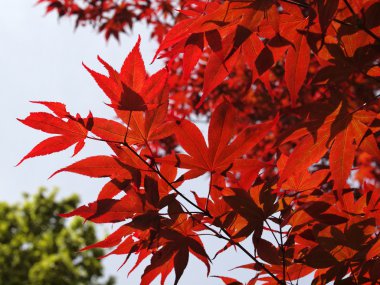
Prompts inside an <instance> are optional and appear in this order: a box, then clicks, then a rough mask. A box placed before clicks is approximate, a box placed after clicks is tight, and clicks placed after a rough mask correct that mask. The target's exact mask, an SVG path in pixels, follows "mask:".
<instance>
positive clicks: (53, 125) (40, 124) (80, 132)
mask: <svg viewBox="0 0 380 285" xmlns="http://www.w3.org/2000/svg"><path fill="white" fill-rule="evenodd" d="M33 103H37V104H42V105H45V106H46V107H48V108H49V109H50V110H51V111H52V112H53V113H54V115H53V114H50V113H46V112H38V113H31V114H30V115H29V116H28V117H27V118H25V119H23V120H22V119H18V120H19V121H20V122H21V123H23V124H25V125H27V126H29V127H32V128H34V129H37V130H40V131H43V132H45V133H49V134H55V135H57V136H54V137H50V138H47V139H45V140H43V141H42V142H40V143H39V144H37V145H36V146H35V147H34V148H33V149H32V150H31V151H30V152H29V153H28V154H27V155H25V156H24V157H23V159H22V160H21V161H20V162H19V163H18V164H17V165H19V164H21V163H22V162H23V161H24V160H25V159H28V158H31V157H36V156H41V155H47V154H51V153H54V152H59V151H62V150H65V149H67V148H69V147H70V146H72V145H76V146H75V149H74V154H73V155H75V154H77V153H78V152H79V151H80V150H81V149H82V148H83V146H84V140H85V139H86V137H87V129H86V127H87V126H88V125H90V124H91V122H92V121H91V118H92V116H91V113H90V114H89V117H88V118H87V120H86V124H85V122H84V120H83V119H82V118H81V117H80V116H79V115H77V117H74V116H72V115H71V114H70V113H68V112H67V111H66V106H65V105H64V104H62V103H58V102H33Z"/></svg>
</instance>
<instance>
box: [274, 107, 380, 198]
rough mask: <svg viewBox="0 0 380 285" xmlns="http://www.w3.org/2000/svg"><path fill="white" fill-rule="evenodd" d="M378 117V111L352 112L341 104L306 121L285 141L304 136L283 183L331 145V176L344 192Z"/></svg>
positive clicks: (293, 154)
mask: <svg viewBox="0 0 380 285" xmlns="http://www.w3.org/2000/svg"><path fill="white" fill-rule="evenodd" d="M375 118H376V113H374V112H371V111H364V110H359V111H357V112H353V113H352V112H351V113H350V112H348V110H347V107H346V106H342V105H339V106H338V107H337V108H336V109H335V110H334V111H333V112H332V113H331V114H329V115H328V116H327V117H326V118H325V119H324V120H321V121H319V122H318V120H317V121H311V122H307V123H305V124H303V125H302V127H301V128H299V129H297V130H296V131H294V132H293V133H292V134H291V135H290V136H288V137H287V138H286V140H285V141H284V142H287V141H291V140H296V139H301V140H300V142H299V143H298V145H297V146H296V148H295V149H294V151H293V152H292V153H291V155H290V157H289V159H288V161H287V163H286V165H285V167H284V169H283V170H282V173H281V178H280V181H279V182H280V184H282V183H283V182H284V181H285V180H288V179H289V178H290V177H291V176H294V175H298V174H299V173H300V172H302V171H304V169H307V168H308V167H309V166H311V165H312V164H313V163H316V162H318V160H319V159H320V158H321V157H322V156H323V155H325V154H326V152H327V151H328V150H329V149H330V171H331V179H332V180H334V188H335V189H336V190H337V191H338V194H339V196H341V193H342V190H343V188H344V187H345V186H346V180H347V178H348V176H349V175H350V172H351V167H352V164H353V161H354V157H355V151H356V149H357V148H358V147H359V146H360V143H361V141H362V138H363V137H364V135H365V133H366V132H367V130H368V129H369V125H370V124H371V123H372V121H373V120H374V119H375ZM373 143H375V144H376V142H375V141H373ZM372 147H373V148H378V147H377V146H376V145H374V146H372Z"/></svg>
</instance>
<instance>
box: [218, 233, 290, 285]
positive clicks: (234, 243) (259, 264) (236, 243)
mask: <svg viewBox="0 0 380 285" xmlns="http://www.w3.org/2000/svg"><path fill="white" fill-rule="evenodd" d="M221 230H222V232H223V233H224V234H226V235H227V236H228V238H229V242H230V243H231V244H232V245H235V246H237V247H238V248H240V249H241V250H242V251H243V252H244V253H245V254H246V255H248V256H249V257H250V258H251V259H252V260H253V261H254V262H256V264H257V265H258V266H259V267H261V269H263V270H264V271H265V272H266V273H267V274H269V275H270V277H272V278H273V279H274V280H276V281H277V282H278V284H281V285H286V283H284V282H283V281H281V280H280V279H278V277H277V276H276V275H274V274H273V273H272V272H271V271H270V270H269V269H268V268H266V266H265V265H264V264H262V263H261V262H260V261H259V260H258V259H257V258H256V257H254V256H253V255H252V254H251V253H250V252H249V251H248V250H247V249H246V248H245V247H243V246H242V245H241V244H240V243H238V242H235V241H234V240H233V238H232V237H231V235H230V234H229V233H228V232H227V231H226V230H225V229H223V228H221Z"/></svg>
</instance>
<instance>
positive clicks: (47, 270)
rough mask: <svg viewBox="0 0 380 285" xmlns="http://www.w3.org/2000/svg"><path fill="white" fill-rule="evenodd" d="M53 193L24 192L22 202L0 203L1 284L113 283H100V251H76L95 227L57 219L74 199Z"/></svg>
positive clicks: (90, 240) (76, 200) (106, 284)
mask: <svg viewBox="0 0 380 285" xmlns="http://www.w3.org/2000/svg"><path fill="white" fill-rule="evenodd" d="M56 196H57V190H54V191H51V192H50V193H48V192H47V191H46V189H44V188H41V189H40V190H39V191H38V193H37V194H35V195H33V196H29V195H28V194H24V201H23V202H22V203H19V204H14V205H10V204H8V203H6V202H0V216H1V217H2V219H1V220H0V264H1V266H0V284H6V285H23V284H25V285H26V284H27V285H53V284H54V285H95V284H96V285H112V284H114V283H115V282H114V279H113V278H109V279H108V280H107V281H104V282H100V281H99V279H101V277H102V273H103V267H102V265H101V263H100V261H99V260H98V259H97V257H99V256H101V255H103V251H102V250H99V249H94V250H91V251H86V252H79V250H80V249H81V248H82V247H84V246H85V245H86V244H89V243H94V242H95V241H96V234H95V229H94V227H93V226H92V225H90V224H84V225H83V224H82V221H81V220H80V219H73V220H72V221H71V222H70V223H69V224H67V223H66V222H65V221H64V220H63V219H61V218H60V217H58V216H57V215H58V214H59V213H64V212H67V211H68V210H70V209H72V208H73V207H76V206H77V204H78V203H79V198H78V196H76V195H73V196H70V197H68V198H64V199H62V200H59V201H57V200H56Z"/></svg>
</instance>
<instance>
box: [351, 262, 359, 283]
mask: <svg viewBox="0 0 380 285" xmlns="http://www.w3.org/2000/svg"><path fill="white" fill-rule="evenodd" d="M350 270H351V274H352V277H353V279H354V282H355V284H356V285H359V282H358V280H357V279H356V276H355V273H354V270H353V268H352V265H351V262H350Z"/></svg>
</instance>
